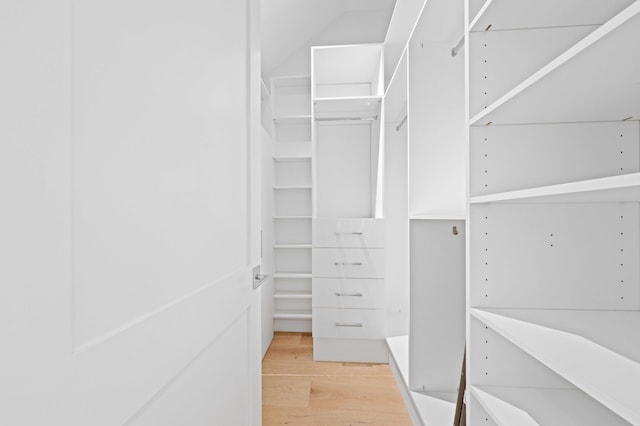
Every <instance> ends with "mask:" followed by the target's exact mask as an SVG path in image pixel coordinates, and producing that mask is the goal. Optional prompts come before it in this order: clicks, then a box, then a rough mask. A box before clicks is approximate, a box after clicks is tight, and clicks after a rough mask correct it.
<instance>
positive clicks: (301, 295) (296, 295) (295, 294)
mask: <svg viewBox="0 0 640 426" xmlns="http://www.w3.org/2000/svg"><path fill="white" fill-rule="evenodd" d="M273 298H274V299H308V300H311V293H310V292H308V291H286V292H285V291H283V292H279V291H277V292H275V294H274V295H273Z"/></svg>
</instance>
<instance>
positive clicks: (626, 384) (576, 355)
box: [471, 308, 640, 424]
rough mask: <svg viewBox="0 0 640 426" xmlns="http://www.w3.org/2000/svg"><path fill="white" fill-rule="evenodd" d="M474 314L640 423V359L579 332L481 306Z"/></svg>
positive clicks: (589, 391) (599, 399) (563, 375)
mask: <svg viewBox="0 0 640 426" xmlns="http://www.w3.org/2000/svg"><path fill="white" fill-rule="evenodd" d="M471 315H472V316H474V317H475V318H477V319H478V320H479V321H481V322H483V323H484V324H485V325H487V326H489V327H490V328H492V329H493V330H494V331H496V332H497V333H499V334H500V335H502V336H503V337H504V338H506V339H507V340H509V341H510V342H511V343H513V344H515V345H516V346H518V347H519V348H520V349H521V350H523V351H524V352H526V353H527V354H529V355H531V356H532V357H534V358H535V359H537V360H538V361H540V362H541V363H543V364H544V365H546V366H547V367H548V368H549V369H551V370H553V371H554V372H555V373H556V374H558V375H559V376H561V377H563V378H564V379H566V380H568V381H569V382H571V383H573V384H574V385H575V386H576V387H577V388H578V389H580V390H581V391H583V392H584V393H586V394H588V395H589V396H591V397H592V398H593V399H595V400H596V401H598V402H599V403H600V404H602V405H604V406H605V407H607V408H609V410H611V411H613V412H614V413H616V414H617V415H618V416H620V417H622V418H623V419H625V420H627V421H629V422H631V423H632V424H640V393H638V392H637V389H636V385H635V384H636V383H639V382H640V363H638V362H635V361H632V360H631V359H629V358H627V357H624V356H622V355H620V354H619V353H617V352H614V351H612V350H610V349H607V348H605V347H604V346H601V345H599V344H597V343H595V342H594V341H592V340H588V339H586V338H584V337H582V336H581V335H578V334H573V333H569V332H566V331H561V330H557V329H554V328H550V327H545V326H541V325H537V324H534V323H531V322H526V321H522V320H518V319H514V318H511V317H507V316H504V315H498V314H495V313H492V312H489V311H485V310H480V309H474V308H472V309H471ZM594 315H602V312H597V311H594ZM638 315H640V312H639V313H638ZM614 332H615V331H614ZM621 337H626V338H633V336H621ZM594 366H597V368H594Z"/></svg>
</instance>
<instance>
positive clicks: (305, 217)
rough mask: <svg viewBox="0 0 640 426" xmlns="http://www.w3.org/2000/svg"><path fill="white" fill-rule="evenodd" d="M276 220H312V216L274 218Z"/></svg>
mask: <svg viewBox="0 0 640 426" xmlns="http://www.w3.org/2000/svg"><path fill="white" fill-rule="evenodd" d="M273 218H274V219H275V220H296V219H311V218H312V216H274V217H273Z"/></svg>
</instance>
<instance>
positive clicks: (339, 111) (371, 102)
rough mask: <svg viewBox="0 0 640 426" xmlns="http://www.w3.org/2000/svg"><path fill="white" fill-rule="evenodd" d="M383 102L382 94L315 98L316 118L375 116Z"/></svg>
mask: <svg viewBox="0 0 640 426" xmlns="http://www.w3.org/2000/svg"><path fill="white" fill-rule="evenodd" d="M381 102H382V98H381V97H380V96H359V97H345V98H315V99H314V100H313V104H314V106H315V118H316V120H323V119H327V120H328V119H333V118H342V119H360V118H362V119H367V118H373V117H376V116H377V114H378V111H379V109H380V103H381Z"/></svg>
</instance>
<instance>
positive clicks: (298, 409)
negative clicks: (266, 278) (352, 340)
mask: <svg viewBox="0 0 640 426" xmlns="http://www.w3.org/2000/svg"><path fill="white" fill-rule="evenodd" d="M262 423H263V425H266V426H268V425H332V426H334V425H335V426H340V425H389V426H402V425H411V420H410V418H409V414H408V413H407V410H406V408H405V406H404V403H403V401H402V397H401V396H400V392H399V391H398V388H397V387H396V383H395V380H394V378H393V374H392V373H391V369H390V368H389V366H388V365H386V364H360V363H342V362H314V361H313V339H312V338H311V335H310V334H308V333H276V335H275V337H274V338H273V342H272V343H271V346H270V347H269V350H268V351H267V354H266V356H265V357H264V360H263V361H262Z"/></svg>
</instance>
